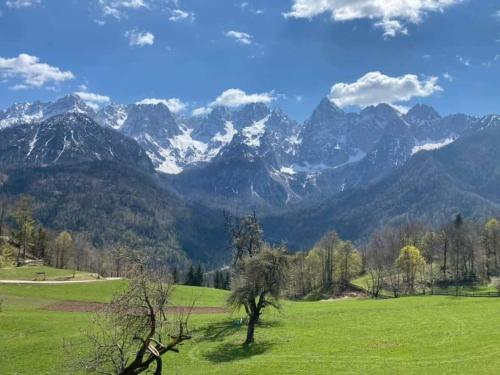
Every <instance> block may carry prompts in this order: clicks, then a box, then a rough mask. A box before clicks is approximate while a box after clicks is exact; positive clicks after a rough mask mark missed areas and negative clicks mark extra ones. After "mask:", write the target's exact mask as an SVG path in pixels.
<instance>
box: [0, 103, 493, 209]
mask: <svg viewBox="0 0 500 375" xmlns="http://www.w3.org/2000/svg"><path fill="white" fill-rule="evenodd" d="M60 113H76V114H84V115H86V116H88V117H90V118H92V119H93V120H95V121H96V122H97V123H98V124H100V125H101V126H102V127H104V128H110V129H113V130H117V131H119V132H120V133H122V134H123V135H125V136H127V137H130V138H133V139H134V140H136V141H137V143H138V144H139V145H140V146H141V147H142V149H143V150H144V151H145V152H146V153H147V156H149V158H150V159H151V161H152V163H153V165H154V168H155V169H156V170H157V171H159V172H163V173H165V174H167V175H171V176H170V178H168V180H169V181H171V183H172V185H173V186H175V189H176V190H177V192H178V193H179V194H181V195H183V196H184V197H185V198H187V199H190V200H194V201H198V202H201V203H203V204H208V205H215V206H223V207H225V206H226V205H227V204H229V203H228V202H231V203H230V204H231V205H233V206H235V205H238V204H240V205H243V206H244V207H246V208H250V207H253V208H255V207H259V208H266V209H273V208H276V207H279V208H284V207H287V206H288V205H290V204H293V203H300V202H304V201H309V200H311V199H312V200H320V199H323V198H325V197H328V196H331V195H332V194H336V193H338V192H340V191H343V190H346V189H349V188H353V187H357V186H360V185H361V186H362V185H364V184H370V183H374V182H376V181H378V180H380V179H381V178H383V177H384V176H386V175H387V174H389V173H391V172H392V171H393V170H394V169H397V168H399V167H400V166H401V165H403V164H405V163H406V161H407V160H408V159H409V158H410V157H412V155H414V154H416V153H418V152H421V151H426V150H434V149H437V148H440V147H444V146H446V145H448V144H450V143H452V142H454V141H455V140H456V139H458V138H460V137H461V136H462V135H464V134H468V133H470V132H474V131H476V130H477V129H479V128H481V127H483V128H484V127H486V126H491V124H494V125H495V124H497V123H498V122H499V120H498V117H495V116H489V117H485V118H483V119H477V118H474V117H471V116H467V115H462V114H457V115H451V116H446V117H441V116H440V115H439V113H437V112H436V111H435V110H434V109H433V108H432V107H429V106H425V105H416V106H415V107H413V108H412V109H410V110H409V111H408V113H406V114H402V113H400V112H399V111H398V110H396V109H395V108H393V107H391V106H389V105H387V104H379V105H377V106H370V107H367V108H365V109H363V110H362V111H361V112H359V113H347V112H345V111H343V110H342V109H340V108H339V107H338V106H336V105H335V104H334V103H333V102H332V101H330V100H329V99H327V98H325V99H323V100H322V101H321V102H320V103H319V105H318V106H317V107H316V108H315V110H314V111H313V112H312V114H311V116H310V117H309V118H308V119H307V120H306V121H305V122H304V124H299V123H297V122H296V121H294V120H292V119H290V118H289V117H288V116H287V115H286V114H285V113H284V112H283V111H281V110H280V109H271V108H269V107H268V106H266V105H264V104H259V103H256V104H248V105H245V106H242V107H240V108H236V109H231V108H226V107H215V108H213V110H212V111H211V112H210V113H209V114H207V115H206V116H201V117H181V116H177V115H174V114H173V113H172V112H171V111H170V110H169V108H168V107H167V106H166V105H164V104H161V103H159V104H128V105H123V104H110V105H108V106H105V107H103V108H101V109H99V110H97V111H94V110H93V109H92V108H91V107H89V106H88V105H86V104H85V102H84V101H82V100H81V99H80V98H79V97H78V96H77V95H69V96H66V97H63V98H61V99H59V100H57V101H55V102H53V103H41V102H35V103H24V104H16V105H14V106H12V107H10V108H8V109H7V110H6V111H3V112H0V128H7V127H11V126H13V125H15V124H19V123H28V124H32V127H33V129H35V128H36V126H37V124H38V123H40V122H41V121H44V120H47V119H48V118H50V117H52V116H54V115H57V114H60ZM28 149H29V147H28Z"/></svg>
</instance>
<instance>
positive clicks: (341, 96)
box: [329, 72, 443, 108]
mask: <svg viewBox="0 0 500 375" xmlns="http://www.w3.org/2000/svg"><path fill="white" fill-rule="evenodd" d="M437 81H438V78H437V77H427V78H422V79H420V78H419V77H418V76H417V75H414V74H406V75H404V76H400V77H389V76H386V75H384V74H382V73H380V72H370V73H368V74H366V75H364V76H363V77H361V78H360V79H358V80H357V81H356V82H353V83H342V82H341V83H336V84H335V85H333V87H332V88H331V90H330V96H329V98H330V100H331V101H332V102H334V103H335V104H336V105H338V106H339V107H347V106H357V107H362V108H363V107H367V106H369V105H376V104H380V103H388V104H391V105H395V104H397V103H402V102H407V101H409V100H410V99H412V98H413V97H425V96H430V95H432V94H434V93H436V92H439V91H442V90H443V89H442V88H441V87H440V86H439V85H438V83H437Z"/></svg>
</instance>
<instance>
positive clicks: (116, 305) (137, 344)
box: [78, 267, 191, 375]
mask: <svg viewBox="0 0 500 375" xmlns="http://www.w3.org/2000/svg"><path fill="white" fill-rule="evenodd" d="M171 291H172V284H171V283H170V280H169V279H168V277H167V276H166V274H165V273H160V272H154V273H151V272H149V271H145V270H144V269H143V268H142V267H139V270H138V273H137V276H136V277H134V278H133V279H132V280H131V281H130V283H129V285H128V287H127V289H126V290H125V291H123V292H122V293H120V294H118V295H117V296H116V297H115V298H114V299H113V301H112V302H111V304H110V305H109V306H108V307H107V308H105V309H104V311H102V312H100V313H98V314H97V315H96V317H95V318H94V320H93V323H92V327H91V329H90V331H89V332H88V333H87V338H88V340H89V341H90V342H89V344H90V345H89V347H90V348H91V349H90V350H91V351H90V353H86V355H85V354H84V355H83V358H82V359H81V360H79V361H78V365H79V366H81V368H83V369H84V370H85V371H86V372H87V373H90V374H109V375H111V374H114V375H116V374H118V375H136V374H141V373H144V372H146V371H148V370H149V368H150V367H152V366H154V365H155V367H154V372H153V374H155V375H161V374H162V371H163V357H162V356H163V355H164V354H166V353H167V352H179V346H180V345H182V343H183V342H184V341H186V340H189V339H190V338H191V336H190V335H189V333H188V325H187V323H188V319H189V311H190V310H189V311H188V312H187V313H186V314H180V315H177V317H175V318H172V317H171V316H167V312H168V303H169V296H170V293H171Z"/></svg>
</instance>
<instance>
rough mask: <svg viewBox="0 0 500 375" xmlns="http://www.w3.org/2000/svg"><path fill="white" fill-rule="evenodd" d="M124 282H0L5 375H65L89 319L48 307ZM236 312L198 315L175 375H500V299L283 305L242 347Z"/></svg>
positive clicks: (171, 363) (208, 296) (174, 361)
mask: <svg viewBox="0 0 500 375" xmlns="http://www.w3.org/2000/svg"><path fill="white" fill-rule="evenodd" d="M123 284H124V281H109V282H102V283H91V284H72V285H0V295H1V296H2V298H3V299H4V309H3V310H4V311H3V312H1V313H0V369H1V370H0V373H1V374H2V375H4V374H5V375H14V374H16V375H21V374H51V375H52V374H69V373H68V372H67V367H65V365H66V362H67V358H66V354H65V353H64V352H63V350H62V344H63V339H69V340H78V339H79V338H80V337H81V334H82V331H83V330H84V329H85V327H86V326H88V324H89V316H90V314H86V313H74V312H55V311H47V310H43V309H42V308H43V306H45V305H48V304H51V303H53V302H54V301H61V300H71V301H96V302H105V301H108V300H109V299H110V297H111V295H112V294H113V292H115V291H117V290H118V289H119V288H122V287H123ZM226 295H227V292H225V291H220V290H214V289H209V288H193V287H185V286H178V287H176V290H175V291H174V294H173V296H172V303H174V304H177V305H186V304H188V303H189V302H190V301H191V300H192V299H193V298H195V299H196V300H197V305H198V306H223V305H224V301H225V298H226ZM239 318H240V316H239V315H230V314H212V315H193V316H192V321H191V327H192V329H193V332H194V338H193V340H191V341H189V342H187V343H186V344H185V345H184V346H182V347H181V353H180V354H174V353H172V354H171V353H169V354H167V356H166V367H167V370H168V371H166V372H165V373H169V374H188V375H190V374H252V373H259V374H277V373H279V374H333V373H335V374H339V373H340V374H344V373H345V374H347V373H349V374H470V373H474V374H497V373H498V369H499V368H500V328H499V327H500V299H497V298H484V299H483V298H456V297H411V298H401V299H392V300H380V301H377V300H368V299H364V300H363V299H360V300H357V299H349V300H342V301H336V302H284V303H283V309H282V311H281V312H280V313H266V314H265V315H264V318H263V322H262V325H261V326H260V327H258V329H257V331H256V344H255V345H253V346H252V347H251V348H249V349H243V348H242V346H241V343H242V342H243V340H244V335H245V327H244V326H241V325H240V324H239V323H240V319H239Z"/></svg>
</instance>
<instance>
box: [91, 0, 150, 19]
mask: <svg viewBox="0 0 500 375" xmlns="http://www.w3.org/2000/svg"><path fill="white" fill-rule="evenodd" d="M98 3H99V6H100V8H101V12H102V15H103V16H104V17H113V18H116V19H121V18H123V17H125V16H126V12H127V11H128V10H131V9H140V8H150V6H151V4H152V3H153V1H151V0H98Z"/></svg>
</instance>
